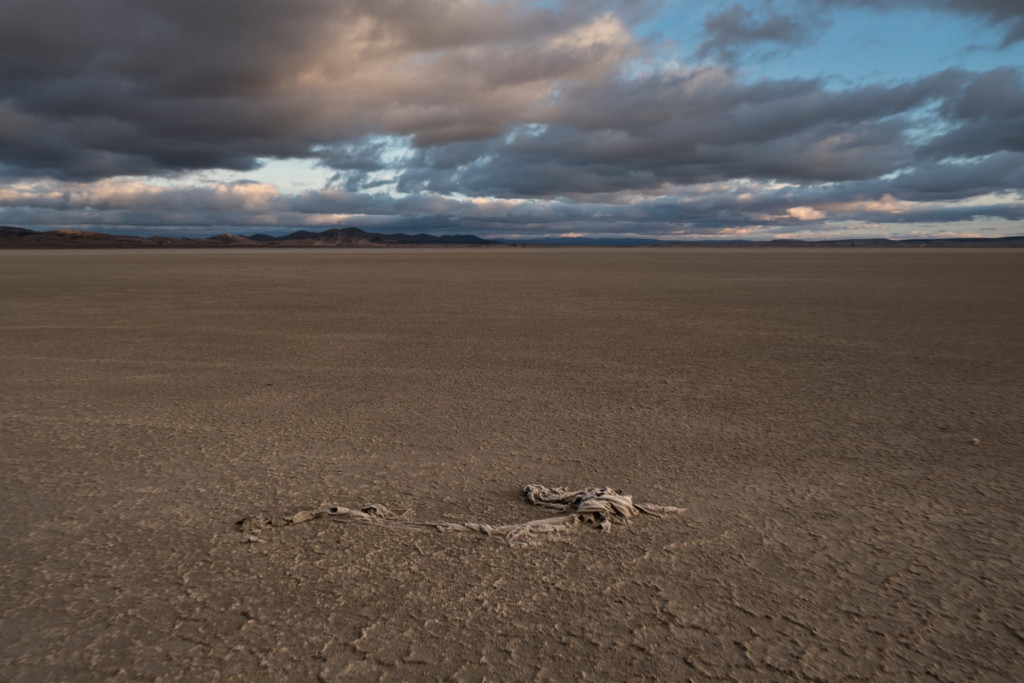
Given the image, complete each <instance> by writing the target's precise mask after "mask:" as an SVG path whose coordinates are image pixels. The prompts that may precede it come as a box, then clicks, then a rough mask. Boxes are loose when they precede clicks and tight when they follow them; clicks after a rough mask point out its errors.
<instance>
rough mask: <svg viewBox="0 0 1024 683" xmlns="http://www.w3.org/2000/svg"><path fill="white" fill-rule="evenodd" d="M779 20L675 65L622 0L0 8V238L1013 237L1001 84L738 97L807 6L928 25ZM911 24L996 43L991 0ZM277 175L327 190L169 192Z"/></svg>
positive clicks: (701, 48) (1021, 117)
mask: <svg viewBox="0 0 1024 683" xmlns="http://www.w3.org/2000/svg"><path fill="white" fill-rule="evenodd" d="M799 4H800V6H801V7H802V8H804V9H807V8H812V7H813V8H818V10H820V11H819V12H818V13H817V14H810V13H807V12H805V13H803V14H802V15H801V14H799V13H796V12H788V11H784V10H783V9H777V8H776V6H775V5H767V4H761V3H746V4H735V5H732V6H729V7H726V8H725V9H721V10H719V11H718V12H717V13H711V14H709V15H708V16H706V17H705V18H704V27H705V30H704V33H703V39H702V41H701V42H700V43H699V44H697V45H695V46H693V47H694V52H693V54H692V55H690V56H689V57H688V58H686V59H680V58H672V59H666V58H665V57H664V51H663V49H662V48H661V47H658V46H652V44H651V43H650V42H649V41H647V40H645V39H643V38H642V37H640V35H639V34H638V31H637V26H638V23H637V22H639V21H641V20H643V19H644V18H645V16H646V14H645V13H646V12H648V11H650V10H652V8H653V7H654V5H653V4H645V3H636V2H630V3H626V2H615V1H613V0H603V1H602V0H567V1H565V2H560V3H550V2H546V3H537V4H531V3H523V2H518V1H512V0H389V1H381V0H377V1H375V2H372V1H370V0H345V1H343V2H339V1H338V0H292V1H290V2H287V3H283V2H279V1H277V0H273V1H272V0H244V1H242V0H222V1H221V2H217V3H212V4H211V3H208V2H197V1H195V0H178V1H177V2H174V3H167V2H161V1H159V0H76V1H75V2H71V1H70V0H31V1H29V0H8V1H7V2H5V3H3V5H2V6H0V41H2V44H3V45H4V46H5V49H4V50H3V52H2V53H0V222H2V223H5V224H14V225H26V226H30V227H38V226H43V227H45V226H66V225H75V226H81V227H90V226H92V227H97V226H99V227H105V228H121V229H131V228H133V227H135V228H138V227H143V228H145V229H146V230H147V231H164V232H169V231H194V232H199V233H209V232H211V231H212V230H213V229H220V228H230V229H233V230H234V231H244V229H245V228H251V227H273V226H287V227H293V226H318V225H323V226H329V225H348V224H357V225H361V226H365V227H388V228H393V229H416V230H422V231H430V232H451V231H453V230H458V231H460V232H469V231H471V232H477V233H480V234H489V235H531V234H538V235H539V234H549V233H556V234H557V233H561V232H583V233H587V234H650V235H659V236H680V235H716V234H721V235H731V234H751V233H753V234H760V233H762V232H763V233H764V234H776V233H779V231H786V230H792V229H799V230H815V229H817V230H822V231H833V232H836V231H843V230H851V229H852V230H857V229H860V230H870V229H874V230H877V229H879V228H878V226H881V225H890V226H891V225H901V224H908V225H913V226H917V227H914V229H918V227H919V226H918V224H926V225H930V226H932V229H934V230H939V229H941V226H943V225H947V224H956V225H957V226H959V227H958V228H957V229H962V228H963V225H965V224H966V223H968V222H971V221H975V222H977V223H978V224H979V225H982V224H984V225H985V226H989V227H991V225H997V226H1002V227H999V228H998V229H999V230H1004V231H1005V230H1008V229H1010V228H1011V227H1013V225H1012V223H1013V222H1015V221H1020V220H1022V219H1024V215H1022V206H1024V201H1022V197H1021V189H1022V188H1024V132H1022V131H1024V76H1022V72H1021V69H1020V68H1019V67H1016V66H1005V67H999V68H995V69H989V70H987V71H982V72H976V71H969V70H965V69H945V70H942V71H937V72H935V73H932V74H930V75H926V76H923V77H920V78H918V79H914V80H910V81H906V82H897V83H891V82H886V83H874V84H871V83H868V84H858V85H850V86H846V87H839V88H837V87H835V86H834V85H833V83H832V82H831V81H829V80H827V79H822V78H786V79H782V78H775V79H772V78H754V79H752V78H751V77H750V76H749V74H748V73H746V72H745V71H744V70H743V68H742V64H741V63H740V62H741V61H742V59H743V58H744V55H745V54H747V53H748V52H749V50H750V49H751V48H760V47H766V48H768V49H790V48H794V47H799V46H801V45H807V44H809V43H811V42H813V41H815V40H818V39H820V38H821V36H822V35H823V33H824V31H825V30H826V29H827V27H828V24H829V18H828V14H827V12H828V11H830V10H833V9H840V8H843V7H850V6H859V7H866V8H869V9H873V8H877V10H878V11H879V12H884V11H886V10H887V9H891V8H892V7H893V6H906V7H921V6H926V5H927V6H928V7H935V6H936V3H924V2H923V0H921V1H920V2H917V1H915V0H897V1H895V2H888V3H885V5H884V7H883V4H882V3H880V2H875V1H874V0H806V2H803V3H799ZM939 5H940V6H941V9H943V10H944V11H947V12H953V13H957V14H961V15H970V16H972V17H974V18H975V19H977V20H978V21H979V22H981V23H982V24H985V25H989V26H991V27H993V28H994V29H995V30H996V31H997V32H998V40H999V45H1000V46H1004V47H1005V46H1007V45H1011V44H1013V43H1014V42H1016V41H1019V40H1022V39H1024V9H1022V7H1024V6H1022V5H1021V3H1019V2H1016V0H1012V1H1011V0H980V1H979V0H975V1H974V2H970V3H968V2H961V1H960V0H942V2H941V3H939ZM809 16H813V17H814V18H813V19H808V18H807V17H809ZM798 17H803V18H798ZM288 158H295V159H315V160H319V162H320V163H321V164H322V165H323V167H324V168H325V169H329V171H330V172H329V174H327V175H331V180H330V182H328V183H326V184H325V185H324V186H323V187H316V188H310V189H308V190H307V191H304V192H299V193H289V192H286V191H284V190H282V189H281V188H279V187H276V186H274V185H272V184H268V183H266V182H226V181H223V180H217V179H215V178H214V179H211V178H210V177H206V178H205V179H203V178H202V177H201V176H197V173H201V172H203V171H218V170H232V171H236V172H242V173H243V174H244V173H251V174H253V175H258V173H257V170H258V169H259V167H260V166H261V164H262V163H263V162H264V161H265V160H267V159H288ZM993 221H996V222H995V223H993ZM962 224H963V225H962ZM1007 226H1009V227H1007ZM136 232H138V230H136ZM1018 232H1019V230H1018Z"/></svg>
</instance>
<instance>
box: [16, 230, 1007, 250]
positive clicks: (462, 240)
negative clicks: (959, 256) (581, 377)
mask: <svg viewBox="0 0 1024 683" xmlns="http://www.w3.org/2000/svg"><path fill="white" fill-rule="evenodd" d="M448 245H451V246H487V245H504V246H515V245H523V246H595V247H599V246H637V247H640V246H647V247H670V248H672V247H720V248H723V247H724V248H728V247H793V248H799V247H1024V236H1014V237H990V238H984V237H950V238H935V239H908V240H890V239H846V240H813V241H811V240H769V241H762V242H758V241H753V240H728V241H723V240H704V241H686V242H684V241H671V240H656V239H642V238H588V237H582V238H580V237H552V238H541V239H533V240H514V241H512V240H487V239H483V238H481V237H477V236H476V235H441V236H438V235H427V234H419V235H406V234H405V233H393V234H385V233H376V232H366V231H365V230H360V229H359V228H330V229H328V230H323V231H321V232H310V231H308V230H298V231H296V232H293V233H290V234H287V235H283V236H279V237H275V236H272V235H264V234H255V235H249V236H242V235H232V234H231V233H225V234H223V235H216V236H214V237H162V236H157V237H135V236H133V235H112V234H108V233H103V232H89V231H86V230H46V231H43V232H37V231H35V230H28V229H26V228H13V227H0V249H18V248H22V249H46V248H53V249H143V248H147V249H151V248H167V247H176V248H197V247H200V248H214V247H250V248H265V247H378V248H379V247H416V246H448Z"/></svg>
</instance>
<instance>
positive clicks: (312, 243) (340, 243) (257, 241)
mask: <svg viewBox="0 0 1024 683" xmlns="http://www.w3.org/2000/svg"><path fill="white" fill-rule="evenodd" d="M489 244H501V242H498V241H495V240H485V239H483V238H481V237H477V236H476V235H440V236H438V235H427V234H420V235H406V234H405V233H395V234H382V233H375V232H366V231H365V230H360V229H359V228H330V229H328V230H324V231H322V232H310V231H308V230H298V231H296V232H293V233H290V234H288V235H283V236H281V237H274V236H271V235H263V234H255V235H250V236H248V237H246V236H243V235H234V234H231V233H224V234H223V235H215V236H213V237H163V236H155V237H136V236H134V235H112V234H109V233H103V232H90V231H87V230H46V231H43V232H37V231H35V230H28V229H26V228H15V227H4V226H0V249H3V248H7V249H17V248H25V249H47V248H52V249H151V248H160V247H165V248H166V247H177V248H196V247H206V248H213V247H250V248H261V247H264V248H265V247H392V246H409V247H415V246H427V245H439V246H445V245H453V246H458V245H462V246H486V245H489Z"/></svg>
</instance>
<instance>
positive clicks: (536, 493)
mask: <svg viewBox="0 0 1024 683" xmlns="http://www.w3.org/2000/svg"><path fill="white" fill-rule="evenodd" d="M523 497H524V498H525V499H526V501H527V502H529V503H531V504H533V505H538V506H541V507H546V508H551V509H554V510H559V511H562V512H563V514H561V515H557V516H554V517H545V518H543V519H535V520H531V521H529V522H523V523H520V524H502V525H491V524H484V523H480V522H417V521H412V520H407V519H405V516H406V515H407V514H408V511H406V512H404V513H401V514H398V513H394V512H392V511H391V510H389V509H388V508H387V507H385V506H383V505H368V506H366V507H363V508H358V509H354V508H346V507H341V506H339V505H332V506H329V507H325V508H321V509H319V510H312V511H309V510H303V511H301V512H298V513H296V514H294V515H292V516H290V517H285V518H283V519H282V520H281V522H280V523H279V524H275V523H274V522H273V521H272V520H269V519H268V518H266V517H263V516H261V515H260V516H256V517H247V518H246V519H243V520H241V521H240V522H238V525H239V527H240V530H241V531H243V532H245V533H246V534H247V536H246V540H248V541H250V542H253V541H259V540H261V539H259V538H258V537H257V536H255V534H258V533H259V532H260V531H261V530H263V529H264V528H266V527H268V526H278V525H280V524H302V523H304V522H308V521H311V520H313V519H318V518H321V517H327V518H329V519H331V520H332V521H335V522H348V523H356V524H374V525H381V526H394V527H401V528H406V529H434V530H437V531H441V532H470V533H478V534H485V535H487V536H493V537H497V538H501V539H504V540H505V541H507V542H508V543H509V544H510V545H529V544H531V543H533V542H535V541H536V540H538V538H537V537H539V536H543V535H549V534H559V533H564V532H567V531H571V530H573V529H578V528H580V527H594V528H597V529H600V530H601V531H605V532H607V531H611V528H612V525H614V524H625V523H628V522H629V520H631V519H632V518H634V517H636V516H638V515H641V514H645V515H651V516H654V517H661V516H662V515H663V514H671V513H681V512H683V509H682V508H677V507H672V506H670V505H654V504H651V503H643V504H640V503H634V502H633V497H632V496H630V495H627V494H623V493H617V492H616V491H615V490H613V489H610V488H591V489H582V490H579V491H566V490H565V489H562V488H549V487H547V486H541V485H539V484H530V485H528V486H526V487H525V488H524V489H523Z"/></svg>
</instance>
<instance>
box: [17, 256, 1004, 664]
mask: <svg viewBox="0 0 1024 683" xmlns="http://www.w3.org/2000/svg"><path fill="white" fill-rule="evenodd" d="M1022 295H1024V250H1020V251H1017V250H946V249H935V250H879V251H871V250H861V249H856V250H853V249H851V250H820V251H818V250H807V251H804V250H801V251H775V250H756V251H755V250H751V251H747V250H654V249H635V250H604V249H601V250H530V249H518V250H516V249H484V250H443V249H438V250H408V251H405V250H401V251H392V250H387V251H288V252H278V251H261V252H252V251H239V252H234V251H215V252H195V251H188V252H175V251H154V252H130V251H129V252H125V251H119V252H88V253H75V252H61V251H58V252H53V251H51V252H7V253H0V372H2V375H0V377H2V384H3V390H2V391H0V444H2V449H0V475H2V481H3V496H2V505H0V510H2V513H3V519H4V522H3V525H2V527H0V610H2V622H0V628H2V632H0V679H3V680H5V681H29V680H55V679H75V680H83V679H94V678H102V677H114V678H115V679H122V680H140V679H141V680H165V679H166V680H170V679H188V680H215V679H216V680H232V679H233V680H238V681H251V680H280V679H282V678H288V679H294V680H316V679H317V678H319V679H321V680H325V681H341V680H378V679H380V680H396V681H398V680H408V679H411V678H419V679H442V678H451V679H453V680H458V681H462V680H466V681H479V680H483V679H484V678H485V677H486V678H487V679H489V680H513V679H515V680H573V679H576V680H630V679H640V680H651V679H659V680H685V679H686V678H691V677H692V678H693V679H695V680H711V679H727V680H772V679H779V680H782V679H788V678H793V677H796V678H804V679H812V680H840V679H844V678H846V679H883V678H884V679H926V678H931V679H937V680H949V681H956V680H964V679H965V678H976V679H984V680H1019V679H1020V678H1021V676H1022V675H1024V611H1022V607H1021V605H1024V575H1022V574H1024V570H1022V567H1024V557H1022V555H1024V522H1022V520H1024V514H1022V513H1024V456H1022V453H1024V419H1022V415H1024V348H1022V344H1021V340H1022V339H1024V306H1022V300H1024V296H1022ZM975 439H976V440H978V441H977V442H975V443H972V440H975ZM532 482H536V483H541V484H547V485H562V486H566V487H570V488H582V487H585V486H611V487H614V488H616V489H618V490H621V491H625V492H627V493H631V494H634V495H635V496H636V498H637V499H638V500H642V501H650V502H655V503H664V504H670V505H679V506H683V507H686V509H687V511H686V513H685V514H684V515H682V516H681V517H678V518H676V519H671V520H667V519H666V520H655V519H650V518H641V519H639V520H638V521H635V522H634V523H633V524H631V525H630V526H628V527H616V528H615V529H614V530H613V531H612V532H611V533H609V534H601V533H599V532H596V531H590V530H587V531H586V532H580V533H576V534H573V535H571V536H569V537H567V538H566V540H565V541H564V542H552V543H545V544H542V545H539V546H536V547H530V548H510V547H508V546H507V545H503V544H502V543H500V542H498V541H496V540H494V539H489V538H486V537H482V536H481V537H477V536H473V535H469V534H441V533H434V532H414V531H404V530H395V529H385V528H380V527H369V526H359V525H345V524H337V523H332V522H330V521H328V520H326V519H317V520H314V521H312V522H309V523H307V524H302V525H299V526H293V527H284V528H271V529H268V530H265V531H263V532H261V533H260V538H261V540H265V542H257V543H245V542H243V540H244V536H245V535H244V534H241V533H239V531H238V530H237V529H236V527H235V522H236V521H237V520H239V519H241V518H243V517H245V516H249V515H254V514H259V513H262V514H266V515H268V516H278V515H284V514H290V513H293V512H296V511H298V510H303V509H311V508H315V507H316V506H319V505H321V504H324V503H334V504H338V505H342V506H346V507H358V506H360V505H365V504H369V503H382V504H384V505H387V506H388V507H390V508H393V509H399V510H401V509H406V508H411V510H412V513H411V515H412V516H413V517H414V518H415V519H423V520H436V519H440V520H445V519H447V520H452V521H462V520H469V521H477V522H489V523H511V522H519V521H524V520H527V519H531V518H533V517H537V516H546V513H542V514H538V510H537V509H535V508H531V507H530V506H529V505H526V504H524V503H523V502H522V500H521V499H520V498H519V496H518V492H519V490H520V488H521V487H522V486H523V485H524V484H527V483H532Z"/></svg>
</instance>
